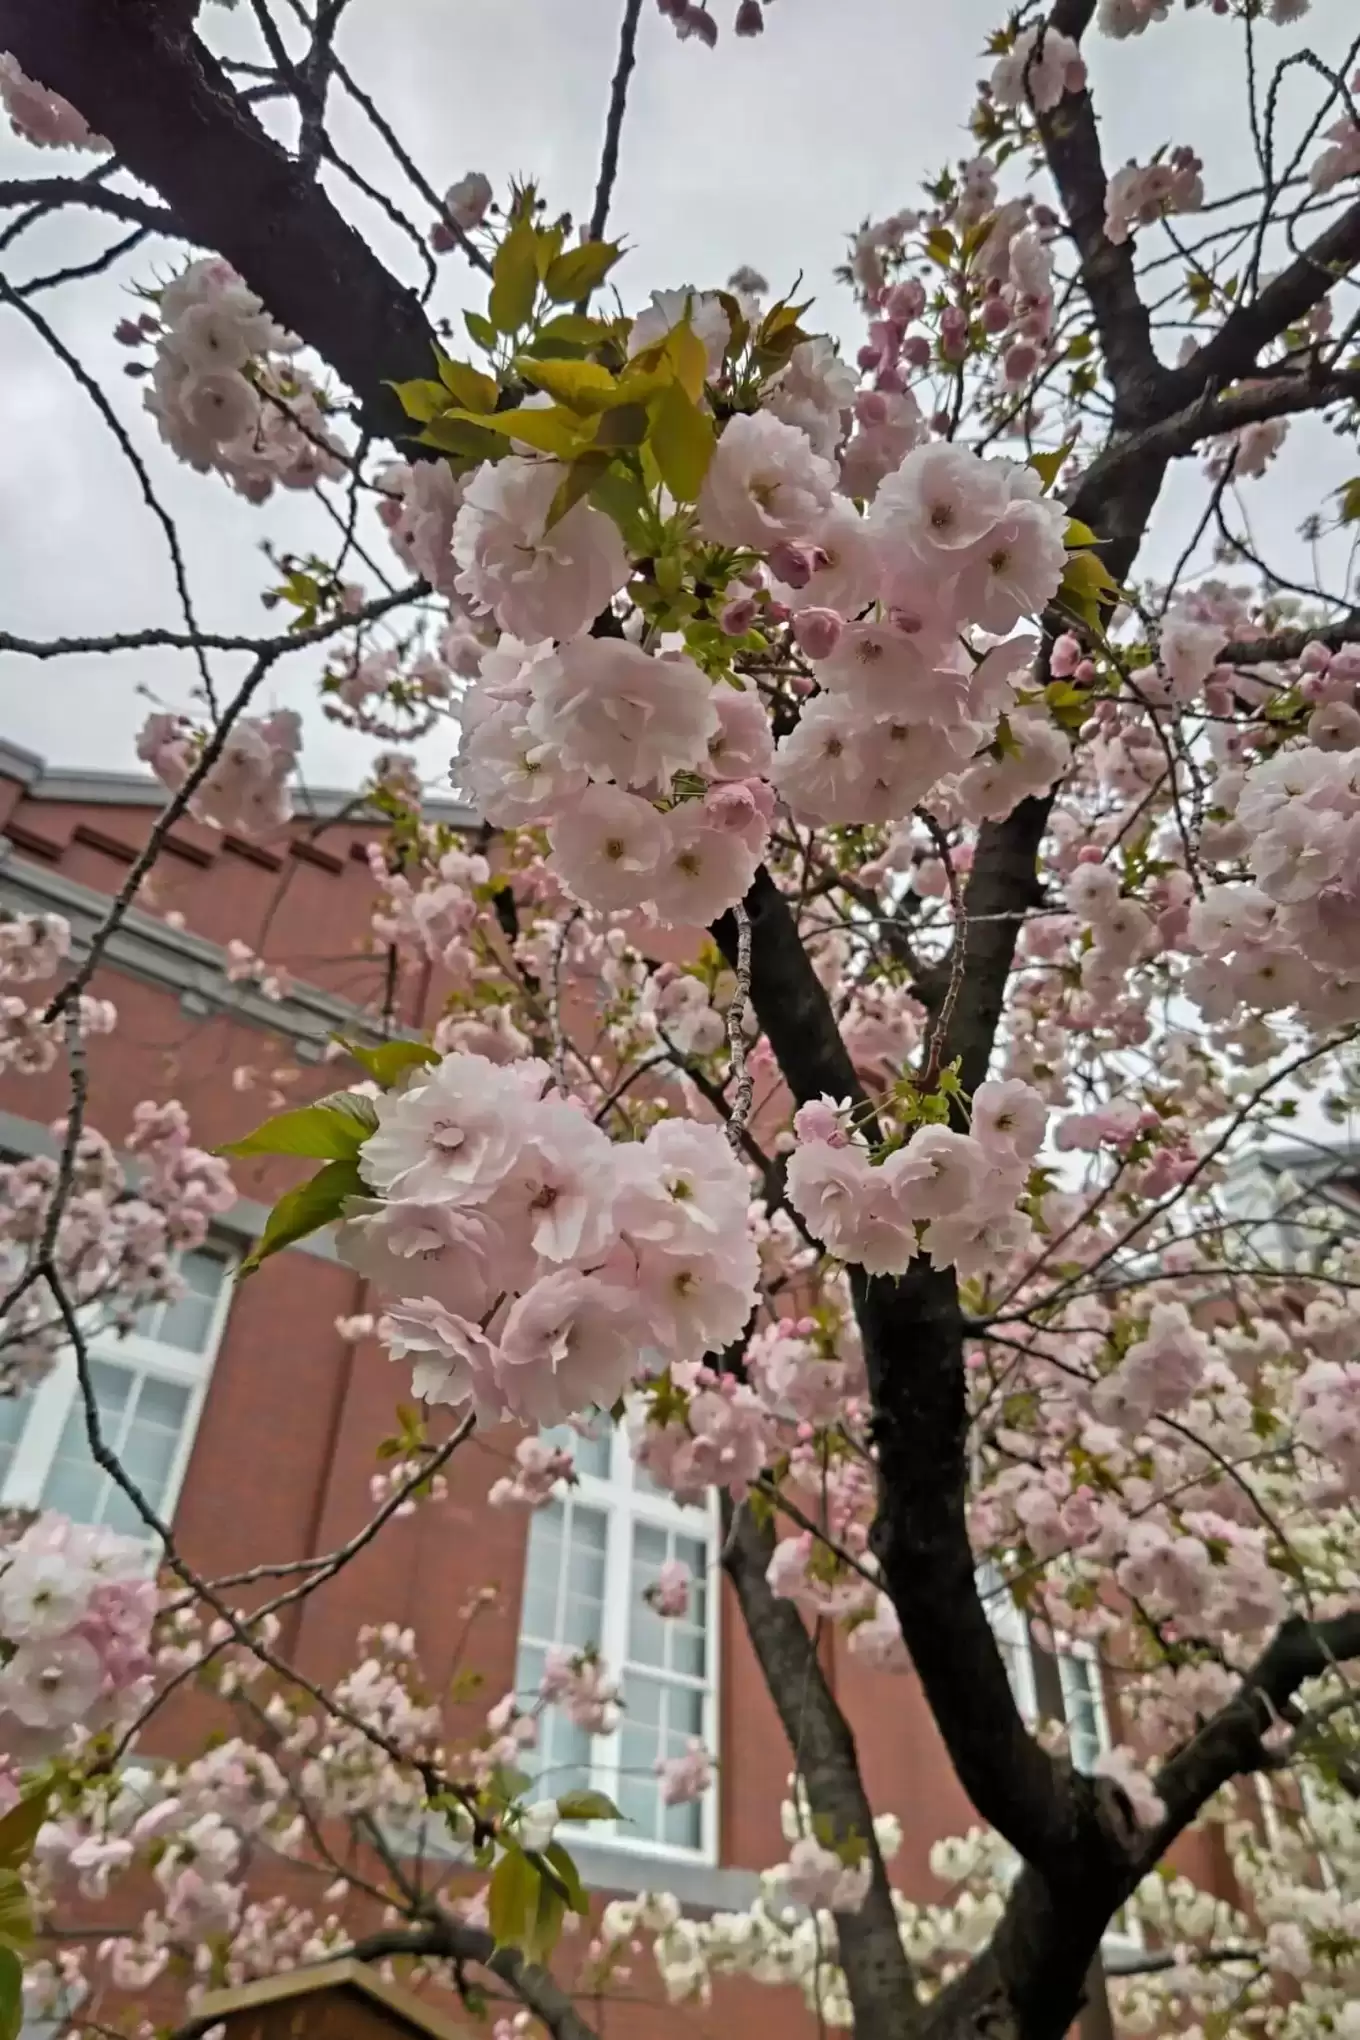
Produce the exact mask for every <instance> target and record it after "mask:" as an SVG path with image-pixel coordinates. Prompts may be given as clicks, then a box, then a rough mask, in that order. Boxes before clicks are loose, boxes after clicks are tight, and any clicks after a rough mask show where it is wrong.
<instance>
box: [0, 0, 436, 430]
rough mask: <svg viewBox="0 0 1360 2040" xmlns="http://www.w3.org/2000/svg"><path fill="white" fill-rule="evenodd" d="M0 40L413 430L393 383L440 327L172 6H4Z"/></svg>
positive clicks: (186, 229)
mask: <svg viewBox="0 0 1360 2040" xmlns="http://www.w3.org/2000/svg"><path fill="white" fill-rule="evenodd" d="M0 49H7V50H9V51H11V52H12V53H13V55H14V56H15V57H16V59H17V60H18V62H19V63H20V64H21V65H22V67H23V69H24V70H25V71H27V72H28V73H29V75H30V77H33V78H38V79H40V80H41V81H42V83H43V84H44V85H47V86H49V87H50V88H51V89H52V90H53V91H56V92H60V93H61V94H62V95H63V96H64V97H65V98H67V99H69V100H70V101H71V103H72V105H74V106H78V107H79V108H80V111H81V112H82V113H83V114H84V116H85V118H86V120H87V121H88V122H89V123H90V125H91V127H92V128H94V129H96V130H97V131H98V132H99V133H100V134H102V135H105V136H106V137H107V138H108V140H109V141H110V142H112V144H113V147H114V151H115V153H116V154H117V156H118V159H119V161H120V162H121V163H123V164H125V165H126V167H127V169H128V170H129V171H131V173H132V175H133V176H134V177H137V178H139V179H140V180H141V181H142V182H143V183H144V184H148V185H150V186H151V187H152V188H153V189H154V190H156V191H158V192H159V193H160V194H161V197H162V198H163V199H164V200H165V202H166V204H167V205H168V206H169V208H170V211H171V212H172V213H173V214H174V217H175V220H176V221H177V223H178V225H179V228H180V230H181V231H182V232H183V233H184V234H185V235H186V237H187V238H188V239H190V240H192V241H196V242H198V243H199V244H200V245H201V246H202V247H205V248H213V249H215V250H216V251H217V252H218V254H220V255H224V256H225V257H226V259H227V260H228V261H229V262H230V263H231V264H232V266H233V267H234V268H236V269H237V270H239V271H240V273H241V275H242V276H243V277H244V278H245V280H246V282H247V283H248V284H249V285H250V287H251V289H252V290H253V291H255V292H256V293H257V295H258V296H259V297H260V298H262V299H263V301H264V303H265V304H266V305H267V306H268V308H269V310H270V311H271V312H272V313H273V315H274V317H275V318H276V319H278V320H279V321H280V322H281V323H282V324H283V325H285V326H287V327H289V328H290V330H291V331H292V332H294V333H297V334H298V335H299V336H300V337H301V338H302V339H303V340H305V341H306V342H307V344H308V345H309V346H310V347H313V348H315V349H316V351H317V353H318V354H320V355H321V356H322V357H323V358H324V359H325V360H326V361H328V362H329V363H330V365H331V367H332V368H333V369H334V370H335V371H336V373H337V374H338V375H340V376H341V377H342V378H343V379H344V381H345V382H346V383H347V384H348V386H349V388H350V389H351V390H353V392H354V393H355V395H356V396H357V397H358V399H359V400H360V403H361V405H362V408H363V422H364V425H365V427H366V428H367V430H368V431H369V432H370V433H372V434H374V435H375V436H382V437H388V438H401V437H402V436H403V434H404V433H405V432H406V430H407V429H408V428H407V423H406V420H405V418H404V416H403V413H402V411H401V407H400V405H399V404H398V402H397V400H396V397H395V396H394V395H393V393H392V391H391V390H390V389H389V388H388V387H387V385H388V383H389V381H402V380H405V379H407V378H412V377H417V376H428V375H429V374H430V373H431V368H432V364H433V360H434V334H433V331H432V329H431V327H430V325H429V322H428V320H427V319H426V317H425V314H424V312H423V311H422V310H421V307H420V303H419V301H418V299H417V298H416V296H415V293H414V292H413V291H409V290H407V289H406V288H405V287H404V286H403V285H402V284H401V283H399V282H398V281H397V279H396V278H395V277H394V276H393V275H391V273H390V272H389V271H388V270H387V269H385V268H384V267H383V265H382V263H381V262H379V260H378V258H377V256H376V255H374V253H373V251H372V249H371V248H370V247H369V246H368V244H367V242H366V241H364V239H363V237H362V236H361V235H360V234H358V233H357V232H356V231H355V229H354V228H353V227H351V226H350V225H349V223H348V222H347V221H346V220H344V219H343V218H342V217H341V215H340V214H339V213H338V212H337V211H336V209H335V207H334V206H333V205H332V203H331V201H330V199H329V198H328V197H327V195H326V193H325V191H324V190H322V188H321V186H320V185H319V184H318V183H316V182H315V181H314V179H313V178H312V177H311V176H310V175H309V174H308V171H307V169H306V167H305V166H304V165H303V164H301V163H300V162H298V161H297V160H296V158H294V157H292V156H290V155H289V154H288V152H287V150H286V149H284V148H282V147H281V146H280V145H279V143H277V142H276V141H274V140H273V139H272V137H271V136H270V135H268V134H267V133H266V132H265V130H264V128H263V127H261V125H260V123H259V121H258V120H257V119H256V118H255V115H254V114H253V113H252V112H251V110H250V108H249V107H248V106H245V105H243V104H242V101H241V99H240V97H239V95H238V94H237V93H236V92H235V91H234V90H233V89H232V86H231V83H230V81H229V79H228V78H227V76H226V73H225V72H224V71H223V70H222V68H221V66H220V65H219V64H218V62H217V61H216V59H215V58H214V57H213V56H212V55H211V54H210V53H209V51H207V50H206V49H205V48H204V47H203V45H202V43H200V42H199V40H198V38H197V37H196V35H195V34H194V32H193V29H192V25H191V23H190V21H189V20H188V19H187V18H186V17H185V16H184V15H183V13H181V12H176V13H174V14H168V13H167V11H166V10H165V9H164V8H163V7H162V6H160V5H159V4H157V0H63V4H62V5H61V6H57V7H54V6H53V5H52V4H51V0H0Z"/></svg>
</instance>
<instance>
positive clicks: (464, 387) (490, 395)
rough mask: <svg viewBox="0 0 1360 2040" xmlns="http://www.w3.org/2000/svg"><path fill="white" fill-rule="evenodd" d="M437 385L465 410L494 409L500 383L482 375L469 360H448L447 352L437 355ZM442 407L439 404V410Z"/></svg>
mask: <svg viewBox="0 0 1360 2040" xmlns="http://www.w3.org/2000/svg"><path fill="white" fill-rule="evenodd" d="M439 386H440V388H441V389H445V390H447V391H448V393H449V395H450V396H451V397H452V398H453V400H454V402H455V403H456V404H461V405H462V407H463V409H464V410H465V411H494V410H495V408H496V399H497V398H498V397H499V395H500V385H499V384H498V383H497V382H496V381H495V379H494V377H492V376H489V375H483V374H482V371H481V370H480V369H479V368H474V367H473V366H472V364H471V363H470V362H467V361H450V359H449V357H448V355H447V354H441V355H440V356H439ZM444 408H445V406H443V405H441V406H440V409H441V410H442V409H444Z"/></svg>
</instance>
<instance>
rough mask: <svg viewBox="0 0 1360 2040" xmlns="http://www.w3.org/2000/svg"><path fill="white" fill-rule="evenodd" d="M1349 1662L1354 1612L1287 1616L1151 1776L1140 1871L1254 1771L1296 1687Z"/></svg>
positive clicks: (1358, 1654)
mask: <svg viewBox="0 0 1360 2040" xmlns="http://www.w3.org/2000/svg"><path fill="white" fill-rule="evenodd" d="M1348 1658H1360V1608H1353V1609H1351V1610H1350V1612H1349V1613H1347V1614H1345V1615H1337V1616H1333V1617H1332V1619H1331V1620H1330V1621H1326V1622H1309V1621H1307V1620H1305V1618H1304V1617H1303V1616H1302V1615H1292V1616H1290V1618H1289V1619H1288V1621H1286V1622H1283V1623H1282V1624H1281V1625H1280V1627H1279V1629H1277V1630H1276V1632H1275V1635H1274V1636H1273V1637H1272V1638H1271V1640H1270V1642H1269V1643H1268V1644H1267V1645H1266V1647H1265V1649H1264V1650H1263V1651H1262V1653H1261V1655H1260V1657H1258V1658H1257V1660H1256V1662H1255V1664H1254V1665H1253V1666H1252V1667H1251V1670H1250V1671H1249V1672H1248V1673H1247V1674H1246V1675H1245V1677H1244V1678H1243V1680H1242V1683H1241V1685H1240V1686H1239V1687H1238V1689H1237V1691H1236V1693H1235V1694H1234V1695H1233V1697H1232V1699H1231V1700H1229V1701H1227V1702H1226V1704H1225V1705H1224V1706H1222V1707H1220V1708H1219V1710H1218V1713H1217V1714H1215V1715H1213V1716H1212V1717H1211V1719H1210V1720H1208V1721H1206V1722H1205V1724H1204V1726H1203V1727H1202V1728H1201V1729H1200V1730H1199V1732H1198V1734H1196V1735H1195V1736H1193V1737H1192V1738H1191V1740H1190V1741H1189V1742H1188V1743H1186V1745H1185V1746H1184V1748H1183V1749H1180V1750H1178V1751H1177V1752H1176V1754H1175V1756H1173V1757H1171V1758H1170V1759H1169V1760H1168V1762H1167V1763H1165V1764H1163V1766H1162V1768H1161V1770H1160V1771H1159V1772H1158V1773H1157V1776H1156V1779H1155V1780H1154V1783H1155V1784H1156V1787H1157V1790H1158V1792H1159V1793H1160V1794H1161V1796H1162V1798H1163V1800H1164V1801H1165V1802H1166V1809H1167V1817H1166V1819H1165V1821H1164V1822H1163V1823H1162V1825H1161V1827H1159V1828H1158V1829H1157V1830H1156V1832H1155V1833H1154V1834H1153V1835H1151V1836H1150V1837H1149V1838H1148V1840H1147V1842H1146V1844H1145V1845H1144V1847H1143V1848H1142V1850H1141V1851H1140V1857H1139V1861H1140V1864H1141V1866H1142V1869H1143V1870H1150V1869H1151V1868H1152V1867H1153V1865H1154V1864H1155V1863H1156V1862H1157V1861H1158V1860H1159V1858H1160V1857H1161V1856H1162V1855H1163V1854H1164V1853H1165V1851H1166V1850H1167V1849H1168V1848H1169V1847H1170V1846H1171V1844H1172V1842H1174V1841H1175V1839H1176V1837H1177V1835H1178V1834H1180V1833H1181V1831H1182V1830H1183V1829H1184V1828H1186V1827H1187V1826H1188V1825H1189V1823H1190V1822H1191V1821H1192V1820H1193V1819H1194V1817H1195V1815H1196V1814H1197V1813H1198V1812H1199V1810H1200V1808H1201V1807H1202V1806H1203V1805H1204V1804H1205V1803H1206V1801H1208V1800H1210V1799H1212V1798H1213V1795H1214V1794H1215V1792H1217V1791H1218V1788H1219V1787H1220V1785H1226V1784H1227V1782H1228V1780H1229V1779H1230V1778H1235V1777H1238V1776H1239V1775H1241V1774H1242V1773H1243V1772H1250V1771H1259V1770H1260V1769H1261V1767H1262V1763H1263V1760H1264V1757H1265V1751H1264V1750H1263V1748H1262V1744H1261V1738H1262V1736H1263V1735H1264V1734H1265V1733H1266V1731H1267V1730H1268V1729H1270V1728H1272V1727H1274V1726H1276V1725H1277V1724H1278V1723H1279V1722H1280V1721H1281V1720H1283V1719H1284V1711H1285V1708H1286V1707H1287V1706H1288V1704H1289V1702H1290V1701H1291V1700H1292V1699H1293V1697H1294V1695H1295V1693H1296V1692H1297V1691H1298V1689H1299V1687H1300V1686H1302V1685H1303V1684H1304V1683H1305V1682H1306V1681H1307V1680H1309V1679H1316V1678H1320V1677H1321V1676H1322V1674H1323V1673H1324V1672H1326V1671H1329V1670H1330V1669H1331V1668H1332V1667H1333V1666H1334V1665H1337V1664H1342V1663H1344V1662H1345V1661H1346V1660H1347V1659H1348ZM1140 1874H1141V1871H1140Z"/></svg>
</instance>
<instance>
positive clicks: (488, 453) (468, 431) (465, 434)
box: [419, 411, 506, 461]
mask: <svg viewBox="0 0 1360 2040" xmlns="http://www.w3.org/2000/svg"><path fill="white" fill-rule="evenodd" d="M419 437H420V443H421V445H422V446H437V447H438V448H439V451H440V452H441V453H451V454H453V455H454V456H455V458H457V459H460V460H470V461H471V460H479V461H480V460H500V459H502V458H503V456H504V454H505V451H506V446H505V441H504V440H503V439H500V438H498V437H497V435H496V434H495V433H494V432H488V431H487V429H486V426H485V424H484V423H483V422H482V421H481V420H480V419H478V418H474V417H473V416H472V413H471V412H470V411H444V412H442V413H441V415H440V416H439V417H438V418H431V420H430V422H429V424H428V425H427V426H426V427H425V430H424V431H423V432H422V433H421V434H420V435H419Z"/></svg>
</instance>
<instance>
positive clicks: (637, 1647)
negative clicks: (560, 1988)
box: [515, 1430, 717, 1855]
mask: <svg viewBox="0 0 1360 2040" xmlns="http://www.w3.org/2000/svg"><path fill="white" fill-rule="evenodd" d="M551 1435H552V1436H553V1438H554V1440H555V1442H558V1443H561V1444H563V1445H565V1446H567V1447H568V1448H569V1449H570V1450H571V1451H572V1453H573V1456H574V1458H575V1461H576V1473H577V1485H576V1486H575V1487H574V1488H572V1489H570V1490H569V1491H564V1494H563V1497H562V1499H561V1500H559V1501H554V1502H551V1503H549V1504H548V1505H547V1507H546V1508H542V1509H539V1510H537V1511H536V1512H535V1514H534V1517H533V1520H532V1524H531V1527H530V1532H529V1548H528V1554H527V1557H526V1561H525V1573H524V1599H523V1604H522V1608H521V1614H520V1644H519V1660H518V1665H517V1668H516V1673H515V1686H516V1690H517V1692H518V1693H519V1695H520V1699H521V1704H522V1705H527V1704H528V1702H529V1701H530V1700H531V1699H532V1697H533V1696H534V1694H535V1693H536V1692H537V1689H538V1685H539V1681H540V1678H541V1677H542V1672H543V1660H544V1655H545V1653H546V1651H547V1650H548V1649H549V1648H550V1646H552V1645H554V1644H556V1645H561V1646H562V1647H564V1648H566V1649H568V1650H572V1651H579V1650H584V1649H586V1648H588V1647H590V1646H592V1645H593V1646H594V1647H595V1649H596V1650H598V1652H599V1654H600V1657H601V1658H602V1659H603V1661H604V1663H605V1665H606V1666H607V1668H608V1670H609V1672H610V1673H611V1674H612V1675H613V1676H614V1677H615V1678H617V1679H618V1681H619V1684H620V1686H621V1688H622V1692H623V1700H624V1707H623V1711H622V1714H621V1717H620V1720H619V1724H618V1726H617V1728H616V1729H615V1730H614V1732H613V1733H612V1734H611V1735H607V1736H590V1735H588V1734H586V1732H585V1731H584V1730H583V1729H579V1728H575V1727H573V1726H572V1724H571V1723H570V1722H569V1721H568V1720H567V1719H566V1717H565V1715H564V1714H563V1712H562V1710H561V1708H559V1707H550V1708H548V1709H546V1710H545V1711H544V1714H543V1715H542V1717H541V1720H540V1723H539V1743H538V1747H537V1749H536V1750H533V1751H531V1752H529V1753H528V1756H527V1758H526V1761H525V1768H526V1769H532V1771H533V1773H534V1776H535V1778H536V1780H537V1781H538V1782H539V1783H540V1785H541V1788H542V1790H543V1792H544V1794H545V1795H547V1796H551V1797H553V1798H559V1797H560V1796H561V1794H562V1793H564V1792H567V1791H571V1790H573V1789H576V1788H579V1787H582V1786H593V1787H595V1788H596V1789H597V1790H599V1791H602V1792H606V1793H608V1795H609V1797H610V1798H611V1799H612V1800H613V1801H614V1803H615V1805H616V1806H617V1807H618V1809H619V1811H620V1813H621V1815H622V1816H623V1818H622V1819H621V1820H620V1821H619V1822H617V1823H614V1824H605V1823H599V1822H592V1823H591V1830H590V1832H591V1834H592V1835H595V1836H604V1835H606V1834H607V1835H608V1836H609V1837H610V1839H611V1840H614V1841H617V1842H619V1843H620V1844H622V1845H624V1846H627V1845H629V1844H632V1845H634V1846H637V1847H640V1848H641V1847H645V1848H647V1849H649V1850H652V1851H657V1850H674V1851H676V1852H683V1853H684V1854H687V1855H688V1854H704V1855H712V1853H713V1850H714V1847H715V1843H716V1824H715V1819H714V1811H713V1800H714V1795H713V1793H712V1792H709V1793H706V1794H705V1795H704V1797H703V1799H701V1800H699V1801H697V1802H694V1803H692V1804H689V1805H685V1806H670V1807H668V1806H663V1805H662V1802H661V1792H660V1783H659V1780H658V1778H657V1775H656V1771H655V1765H656V1763H657V1761H658V1759H660V1758H666V1757H678V1756H682V1755H683V1754H684V1752H685V1749H686V1748H687V1746H688V1744H689V1742H690V1740H691V1739H692V1738H698V1739H699V1740H700V1741H702V1742H703V1743H704V1745H705V1746H706V1748H708V1749H709V1750H710V1751H712V1750H713V1749H714V1724H715V1719H716V1708H715V1694H716V1691H717V1661H716V1660H717V1611H716V1606H715V1603H714V1595H713V1582H712V1580H711V1578H710V1572H711V1569H712V1567H713V1566H714V1564H715V1562H716V1552H715V1550H714V1540H713V1534H712V1519H711V1516H710V1514H709V1511H708V1510H707V1509H706V1508H682V1507H681V1506H680V1505H679V1504H678V1503H677V1502H676V1501H675V1500H674V1498H673V1497H672V1496H670V1495H668V1494H666V1493H665V1492H664V1491H663V1490H662V1489H661V1488H658V1487H657V1486H656V1485H655V1484H654V1482H652V1481H651V1480H650V1479H649V1477H648V1475H647V1474H646V1473H645V1472H644V1471H643V1469H642V1468H640V1467H637V1466H635V1465H634V1464H633V1460H632V1456H631V1454H630V1452H629V1450H628V1440H627V1437H626V1436H625V1434H624V1433H623V1431H622V1430H610V1431H605V1432H602V1434H601V1435H600V1436H599V1437H595V1438H587V1437H578V1436H577V1435H576V1434H575V1433H574V1432H570V1431H567V1432H563V1433H560V1434H559V1433H552V1434H551ZM668 1559H678V1560H679V1561H680V1562H681V1563H682V1564H684V1565H685V1566H686V1567H687V1568H688V1570H689V1572H690V1575H691V1582H692V1584H691V1588H690V1605H689V1610H688V1613H687V1614H686V1615H684V1616H665V1617H663V1616H660V1615H657V1614H656V1613H655V1611H654V1610H653V1609H652V1607H651V1605H650V1603H649V1602H648V1600H647V1590H648V1588H649V1587H651V1586H652V1585H653V1583H654V1582H655V1580H656V1578H657V1576H658V1574H659V1573H660V1570H661V1567H662V1566H663V1564H665V1562H666V1561H667V1560H668Z"/></svg>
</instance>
